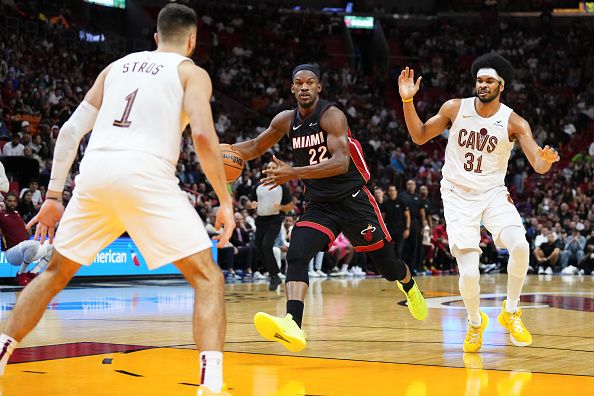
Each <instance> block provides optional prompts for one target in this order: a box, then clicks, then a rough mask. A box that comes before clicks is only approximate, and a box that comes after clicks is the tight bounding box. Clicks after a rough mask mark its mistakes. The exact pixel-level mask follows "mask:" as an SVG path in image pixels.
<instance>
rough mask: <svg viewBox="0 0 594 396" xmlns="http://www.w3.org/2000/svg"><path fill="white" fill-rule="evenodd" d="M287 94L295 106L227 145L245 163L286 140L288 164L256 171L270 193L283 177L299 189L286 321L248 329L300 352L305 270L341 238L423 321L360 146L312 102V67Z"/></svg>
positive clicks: (297, 74)
mask: <svg viewBox="0 0 594 396" xmlns="http://www.w3.org/2000/svg"><path fill="white" fill-rule="evenodd" d="M292 77H293V85H292V86H291V92H292V93H293V94H294V95H295V99H296V100H297V105H298V106H297V108H296V109H294V110H286V111H283V112H281V113H279V114H277V115H276V117H274V119H273V120H272V122H271V123H270V126H269V127H268V129H266V130H265V131H264V132H262V133H261V134H260V135H259V136H258V137H256V138H255V139H252V140H248V141H246V142H242V143H238V144H235V145H234V147H235V148H236V149H237V150H238V151H240V152H241V154H242V156H243V158H244V159H246V160H250V159H253V158H256V157H258V156H260V155H262V154H263V153H264V152H265V151H266V150H268V149H269V148H270V147H272V146H273V145H275V144H276V143H277V142H278V141H279V140H281V138H283V137H284V136H287V138H288V139H289V144H290V145H291V148H292V149H293V155H294V157H295V166H291V165H289V164H287V163H285V162H282V161H280V160H278V159H277V158H276V157H274V158H273V160H274V161H275V162H276V163H277V164H278V168H276V169H273V170H268V171H264V173H265V174H266V175H267V177H265V178H264V179H263V180H262V182H263V184H264V185H268V186H270V187H271V188H277V186H280V185H282V184H283V183H286V182H288V181H289V180H291V179H297V178H299V179H302V180H303V183H304V184H305V199H306V205H305V213H304V214H303V215H302V216H301V217H300V218H299V220H298V221H297V223H296V224H295V228H294V229H293V232H292V234H291V246H289V251H288V253H287V262H288V267H287V279H286V295H287V315H286V317H282V318H279V317H274V316H271V315H268V314H266V313H264V312H259V313H257V314H256V316H255V317H254V324H255V325H256V328H257V330H258V331H259V332H260V334H261V335H262V336H263V337H265V338H267V339H269V340H273V341H278V342H280V343H281V344H282V345H283V346H285V347H286V348H287V349H289V350H291V351H294V352H297V351H300V350H301V349H303V348H304V347H305V344H306V340H305V334H304V333H303V331H302V330H301V321H302V317H303V301H304V299H305V293H306V291H307V288H308V285H309V278H308V271H307V270H308V264H309V261H310V260H311V259H312V257H314V255H315V254H316V253H317V252H319V251H322V250H327V249H328V248H329V247H330V246H331V245H332V243H333V242H334V239H335V238H336V237H337V236H338V235H339V234H340V233H341V232H342V233H344V235H345V236H346V237H347V238H348V239H349V240H350V241H351V243H352V244H353V246H354V247H355V250H356V251H361V252H365V251H366V252H369V254H370V256H371V257H372V259H373V261H374V263H375V265H376V268H377V269H378V270H379V271H380V273H381V274H382V275H383V276H384V277H385V278H386V279H387V280H389V281H392V282H394V281H397V285H398V287H399V288H400V289H401V290H402V291H403V292H404V293H405V294H406V297H407V300H408V304H409V310H410V312H411V314H412V315H413V316H414V317H415V318H416V319H419V320H423V319H425V317H426V315H427V306H426V305H425V300H424V299H423V296H422V295H421V292H420V291H419V288H418V286H417V285H416V283H415V282H414V280H413V279H412V277H411V274H410V271H409V269H408V267H407V265H406V264H405V263H404V262H403V261H402V260H400V259H398V258H396V256H395V254H394V249H393V248H392V246H391V237H390V234H389V233H388V230H387V229H386V226H385V224H384V221H383V219H382V217H381V213H380V210H379V207H378V205H377V202H376V201H375V198H374V197H373V195H372V194H371V192H370V191H369V188H368V187H367V183H368V182H369V179H370V174H369V169H368V168H367V165H366V163H365V159H364V158H363V153H362V150H361V145H360V144H359V142H358V141H357V140H355V139H354V138H353V136H351V131H350V129H349V126H348V124H347V119H346V116H345V115H344V113H343V112H342V111H341V110H340V109H339V108H338V107H336V106H335V105H333V104H332V103H330V102H328V101H325V100H322V99H320V98H319V96H318V95H319V93H320V91H321V90H322V84H321V82H320V71H319V69H318V68H317V67H316V66H313V65H310V64H304V65H300V66H297V67H296V68H295V69H294V70H293V73H292Z"/></svg>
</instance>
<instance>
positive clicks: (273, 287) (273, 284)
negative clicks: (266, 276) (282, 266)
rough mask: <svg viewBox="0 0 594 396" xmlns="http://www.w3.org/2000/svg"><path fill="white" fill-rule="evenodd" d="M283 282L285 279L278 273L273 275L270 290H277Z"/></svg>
mask: <svg viewBox="0 0 594 396" xmlns="http://www.w3.org/2000/svg"><path fill="white" fill-rule="evenodd" d="M282 283H283V281H282V279H281V278H280V277H279V276H278V274H276V275H272V276H271V277H270V284H269V285H268V290H270V291H275V290H276V289H277V288H278V287H279V286H280V285H281V284H282Z"/></svg>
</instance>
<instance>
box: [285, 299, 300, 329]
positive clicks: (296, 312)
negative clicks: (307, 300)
mask: <svg viewBox="0 0 594 396" xmlns="http://www.w3.org/2000/svg"><path fill="white" fill-rule="evenodd" d="M287 313H290V314H291V315H292V316H293V320H294V321H295V323H297V326H299V327H301V321H302V320H303V301H299V300H287Z"/></svg>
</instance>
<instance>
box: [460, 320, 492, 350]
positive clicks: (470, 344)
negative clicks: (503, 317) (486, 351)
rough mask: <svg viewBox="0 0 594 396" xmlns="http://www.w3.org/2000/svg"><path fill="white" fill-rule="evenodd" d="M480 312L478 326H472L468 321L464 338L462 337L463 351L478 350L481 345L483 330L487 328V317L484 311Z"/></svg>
mask: <svg viewBox="0 0 594 396" xmlns="http://www.w3.org/2000/svg"><path fill="white" fill-rule="evenodd" d="M480 314H481V325H480V326H473V325H471V324H470V322H468V331H467V332H466V338H465V339H464V347H463V350H464V352H471V353H474V352H478V351H479V350H480V349H481V348H482V347H483V332H484V331H485V329H486V328H487V324H488V323H489V317H488V316H487V314H486V313H484V312H480Z"/></svg>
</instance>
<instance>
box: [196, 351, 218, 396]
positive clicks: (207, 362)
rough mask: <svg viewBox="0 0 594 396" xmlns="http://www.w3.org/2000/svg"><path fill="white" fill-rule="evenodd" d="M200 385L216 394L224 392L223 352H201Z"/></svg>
mask: <svg viewBox="0 0 594 396" xmlns="http://www.w3.org/2000/svg"><path fill="white" fill-rule="evenodd" d="M200 385H204V386H206V387H208V388H209V389H210V390H211V391H213V392H215V393H216V392H220V391H222V390H223V352H219V351H203V352H200Z"/></svg>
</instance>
